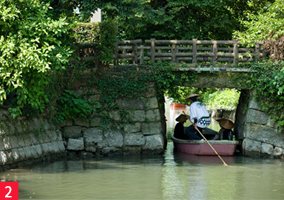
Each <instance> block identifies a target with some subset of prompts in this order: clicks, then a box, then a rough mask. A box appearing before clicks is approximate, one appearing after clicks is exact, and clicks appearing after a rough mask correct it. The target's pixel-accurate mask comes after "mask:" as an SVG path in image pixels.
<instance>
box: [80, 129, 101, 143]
mask: <svg viewBox="0 0 284 200" xmlns="http://www.w3.org/2000/svg"><path fill="white" fill-rule="evenodd" d="M83 136H84V139H85V142H86V143H94V144H99V146H104V145H105V144H104V145H103V142H104V139H103V130H102V129H100V128H89V129H87V130H86V131H84V133H83ZM100 144H101V145H100Z"/></svg>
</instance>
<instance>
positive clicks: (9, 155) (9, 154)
mask: <svg viewBox="0 0 284 200" xmlns="http://www.w3.org/2000/svg"><path fill="white" fill-rule="evenodd" d="M5 153H6V155H7V163H6V164H13V163H14V157H13V154H12V149H9V150H7V151H5Z"/></svg>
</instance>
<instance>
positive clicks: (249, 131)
mask: <svg viewBox="0 0 284 200" xmlns="http://www.w3.org/2000/svg"><path fill="white" fill-rule="evenodd" d="M244 134H245V137H246V138H248V139H251V140H256V141H260V142H264V143H269V144H273V145H274V146H278V147H281V148H284V140H283V134H281V133H279V132H278V131H277V129H274V128H271V127H268V126H263V125H257V124H245V126H244Z"/></svg>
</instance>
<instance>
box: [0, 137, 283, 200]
mask: <svg viewBox="0 0 284 200" xmlns="http://www.w3.org/2000/svg"><path fill="white" fill-rule="evenodd" d="M223 159H224V160H225V161H226V163H227V164H228V165H230V166H232V167H225V166H223V163H222V162H221V160H220V159H219V158H218V157H217V156H194V155H189V154H184V153H180V152H174V151H173V144H172V142H169V143H168V149H167V151H166V152H165V154H164V155H124V156H123V155H121V156H114V157H104V158H88V159H82V158H72V159H66V160H61V161H56V162H52V163H49V162H45V163H42V164H38V165H33V166H30V167H25V168H18V169H13V170H9V171H6V172H2V173H0V180H1V181H19V198H20V199H31V198H32V199H165V200H176V199H190V200H192V199H283V198H284V162H283V161H281V160H272V159H271V160H270V159H256V158H246V157H237V156H235V157H226V156H224V157H223Z"/></svg>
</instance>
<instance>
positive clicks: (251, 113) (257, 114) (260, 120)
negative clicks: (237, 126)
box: [245, 109, 268, 125]
mask: <svg viewBox="0 0 284 200" xmlns="http://www.w3.org/2000/svg"><path fill="white" fill-rule="evenodd" d="M267 120H268V115H267V114H266V113H264V112H262V111H259V110H253V109H249V110H248V111H247V114H246V118H245V122H247V123H256V124H262V125H266V124H267Z"/></svg>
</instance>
